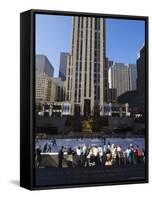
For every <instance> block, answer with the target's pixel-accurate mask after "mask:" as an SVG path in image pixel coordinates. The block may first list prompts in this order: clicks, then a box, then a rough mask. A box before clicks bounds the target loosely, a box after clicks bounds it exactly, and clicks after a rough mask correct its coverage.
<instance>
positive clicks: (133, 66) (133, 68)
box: [127, 64, 137, 91]
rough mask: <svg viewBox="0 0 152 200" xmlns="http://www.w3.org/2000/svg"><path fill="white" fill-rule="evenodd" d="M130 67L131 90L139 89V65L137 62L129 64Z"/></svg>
mask: <svg viewBox="0 0 152 200" xmlns="http://www.w3.org/2000/svg"><path fill="white" fill-rule="evenodd" d="M127 66H128V69H129V78H130V90H131V91H132V90H136V89H137V66H136V64H127Z"/></svg>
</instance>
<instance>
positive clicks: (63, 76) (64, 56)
mask: <svg viewBox="0 0 152 200" xmlns="http://www.w3.org/2000/svg"><path fill="white" fill-rule="evenodd" d="M68 55H69V53H66V52H61V54H60V68H59V77H60V78H61V79H62V81H65V80H66V70H67V60H68Z"/></svg>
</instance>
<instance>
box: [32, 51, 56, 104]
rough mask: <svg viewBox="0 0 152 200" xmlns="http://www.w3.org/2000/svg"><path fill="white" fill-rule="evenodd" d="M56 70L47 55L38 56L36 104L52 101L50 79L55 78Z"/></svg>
mask: <svg viewBox="0 0 152 200" xmlns="http://www.w3.org/2000/svg"><path fill="white" fill-rule="evenodd" d="M53 72H54V68H53V66H52V64H51V62H50V61H49V60H48V58H47V57H46V56H45V55H36V70H35V74H36V78H35V81H36V85H35V86H36V87H35V89H36V91H35V93H36V104H43V103H45V102H47V101H50V100H51V98H52V97H51V87H52V85H51V84H50V77H53Z"/></svg>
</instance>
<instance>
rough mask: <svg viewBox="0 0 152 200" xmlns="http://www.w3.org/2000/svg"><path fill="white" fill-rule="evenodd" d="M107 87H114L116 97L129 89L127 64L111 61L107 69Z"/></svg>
mask: <svg viewBox="0 0 152 200" xmlns="http://www.w3.org/2000/svg"><path fill="white" fill-rule="evenodd" d="M108 81H109V88H110V89H112V88H113V89H114V88H115V89H116V93H117V97H118V96H120V95H121V94H123V93H124V92H126V91H130V71H129V66H128V65H125V64H123V63H113V64H112V66H111V67H110V68H109V71H108Z"/></svg>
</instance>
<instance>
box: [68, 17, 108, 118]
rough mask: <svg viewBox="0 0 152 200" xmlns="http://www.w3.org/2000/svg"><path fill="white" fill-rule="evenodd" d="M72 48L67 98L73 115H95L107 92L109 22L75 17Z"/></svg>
mask: <svg viewBox="0 0 152 200" xmlns="http://www.w3.org/2000/svg"><path fill="white" fill-rule="evenodd" d="M72 23H73V24H72V48H71V55H69V56H68V68H67V83H66V97H67V100H68V101H70V102H71V105H72V114H76V113H80V114H81V115H93V114H94V107H95V106H96V105H98V106H100V108H101V106H102V105H103V103H104V101H106V98H107V95H105V87H104V86H105V81H106V80H105V78H104V77H105V21H104V19H103V18H95V17H73V21H72Z"/></svg>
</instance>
